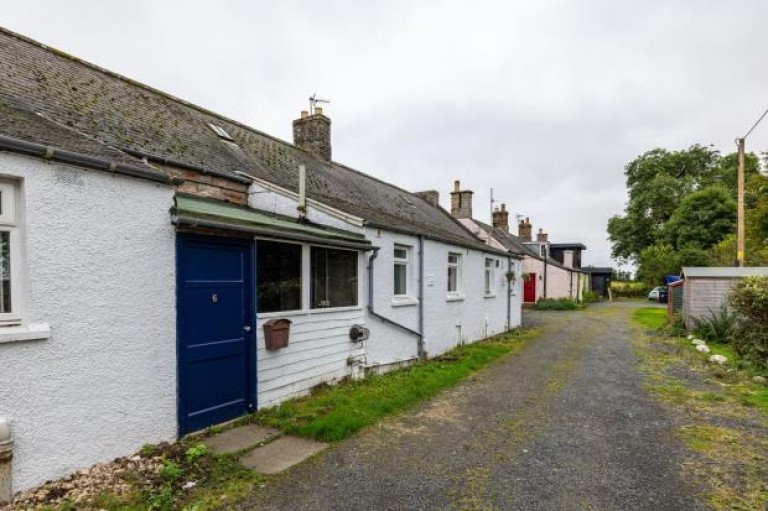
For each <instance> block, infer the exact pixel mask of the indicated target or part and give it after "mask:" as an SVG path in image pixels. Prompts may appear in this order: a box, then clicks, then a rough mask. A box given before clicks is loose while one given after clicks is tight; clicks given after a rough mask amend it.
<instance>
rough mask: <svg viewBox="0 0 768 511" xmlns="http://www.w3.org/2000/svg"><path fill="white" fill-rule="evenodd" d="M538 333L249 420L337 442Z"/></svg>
mask: <svg viewBox="0 0 768 511" xmlns="http://www.w3.org/2000/svg"><path fill="white" fill-rule="evenodd" d="M537 334H538V332H537V331H535V330H534V329H522V330H516V331H513V332H508V333H506V334H502V335H499V336H496V337H493V338H491V339H488V340H486V341H482V342H477V343H474V344H468V345H464V346H459V347H457V348H454V349H453V350H451V351H449V352H448V353H446V354H445V355H443V356H441V357H438V358H436V359H434V360H430V361H426V362H420V363H418V364H415V365H413V366H411V367H408V368H405V369H401V370H398V371H393V372H391V373H387V374H384V375H375V376H371V377H369V378H366V379H364V380H351V381H347V382H344V383H342V384H339V385H335V386H322V387H319V388H317V389H315V391H313V392H312V394H310V395H309V396H307V397H305V398H299V399H295V400H292V401H288V402H286V403H283V404H282V405H280V406H276V407H274V408H270V409H267V410H263V411H260V412H258V413H257V414H256V415H255V416H254V417H253V418H252V419H251V420H255V421H257V422H259V423H260V424H264V425H268V426H272V427H276V428H279V429H282V430H283V431H285V432H287V433H290V434H294V435H299V436H304V437H309V438H314V439H316V440H321V441H324V442H336V441H339V440H342V439H344V438H346V437H348V436H350V435H352V434H354V433H356V432H357V431H359V430H361V429H362V428H364V427H366V426H369V425H371V424H374V423H375V422H377V421H378V420H379V419H381V418H382V417H384V416H386V415H390V414H392V413H395V412H399V411H401V410H405V409H406V408H408V407H410V406H412V405H414V404H415V403H417V402H419V401H422V400H424V399H427V398H430V397H432V396H434V395H435V394H437V393H438V392H440V391H441V390H444V389H446V388H448V387H451V386H453V385H455V384H457V383H458V382H460V381H461V380H463V379H465V378H466V377H467V376H469V375H471V374H472V373H474V372H476V371H478V370H479V369H481V368H483V367H485V366H487V365H488V364H489V363H491V362H492V361H494V360H496V359H498V358H499V357H502V356H504V355H507V354H509V353H512V352H515V351H518V350H520V349H521V348H522V347H523V346H524V345H525V344H526V342H527V341H528V340H530V339H532V338H533V337H535V336H536V335H537Z"/></svg>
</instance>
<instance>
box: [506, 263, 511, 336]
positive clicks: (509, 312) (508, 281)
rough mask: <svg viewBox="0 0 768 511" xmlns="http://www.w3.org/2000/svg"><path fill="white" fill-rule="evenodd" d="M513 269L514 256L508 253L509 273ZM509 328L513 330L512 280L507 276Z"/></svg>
mask: <svg viewBox="0 0 768 511" xmlns="http://www.w3.org/2000/svg"><path fill="white" fill-rule="evenodd" d="M511 271H512V258H511V257H509V255H507V275H509V272H511ZM507 330H508V331H509V330H512V280H511V279H509V278H507Z"/></svg>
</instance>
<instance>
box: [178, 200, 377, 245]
mask: <svg viewBox="0 0 768 511" xmlns="http://www.w3.org/2000/svg"><path fill="white" fill-rule="evenodd" d="M175 199H176V206H175V207H174V208H173V211H172V215H173V217H172V221H173V223H174V224H176V225H180V226H188V227H195V226H197V227H207V228H211V229H224V230H231V231H240V232H248V233H252V234H254V235H258V236H262V237H266V238H274V239H278V240H279V239H283V240H291V241H304V242H308V243H317V244H321V245H331V246H336V247H343V248H351V249H356V250H373V248H374V247H373V246H372V245H371V242H370V241H368V240H367V239H365V237H364V236H363V235H362V234H357V233H354V232H351V231H343V230H341V229H333V228H330V227H325V226H320V225H317V224H309V223H304V222H299V221H297V220H293V219H289V218H279V217H274V216H271V215H268V214H266V213H262V212H260V211H258V210H256V209H251V208H247V207H243V206H235V205H233V204H227V203H224V202H220V201H215V200H210V199H203V198H200V197H191V196H188V195H176V197H175Z"/></svg>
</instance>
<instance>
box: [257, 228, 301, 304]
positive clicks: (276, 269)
mask: <svg viewBox="0 0 768 511" xmlns="http://www.w3.org/2000/svg"><path fill="white" fill-rule="evenodd" d="M256 287H257V289H256V299H257V301H258V311H259V312H278V311H290V310H299V309H301V245H293V244H290V243H277V242H274V241H258V242H257V243H256Z"/></svg>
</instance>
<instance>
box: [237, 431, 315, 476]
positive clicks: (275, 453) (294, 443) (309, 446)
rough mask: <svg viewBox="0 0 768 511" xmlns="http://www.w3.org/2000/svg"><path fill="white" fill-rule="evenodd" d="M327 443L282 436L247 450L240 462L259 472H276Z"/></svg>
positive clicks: (312, 454) (297, 461) (290, 465)
mask: <svg viewBox="0 0 768 511" xmlns="http://www.w3.org/2000/svg"><path fill="white" fill-rule="evenodd" d="M326 447H328V444H325V443H322V442H316V441H314V440H308V439H306V438H298V437H295V436H284V437H281V438H278V439H277V440H275V441H274V442H271V443H268V444H266V445H263V446H261V447H259V448H257V449H254V450H253V451H251V452H249V453H248V454H246V455H245V456H243V457H242V458H240V463H241V464H242V465H243V466H244V467H245V468H249V469H251V470H255V471H256V472H258V473H260V474H277V473H279V472H282V471H284V470H287V469H289V468H291V467H292V466H294V465H297V464H299V463H301V462H302V461H304V460H306V459H307V458H309V457H311V456H314V455H315V454H317V453H319V452H321V451H323V450H324V449H325V448H326Z"/></svg>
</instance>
